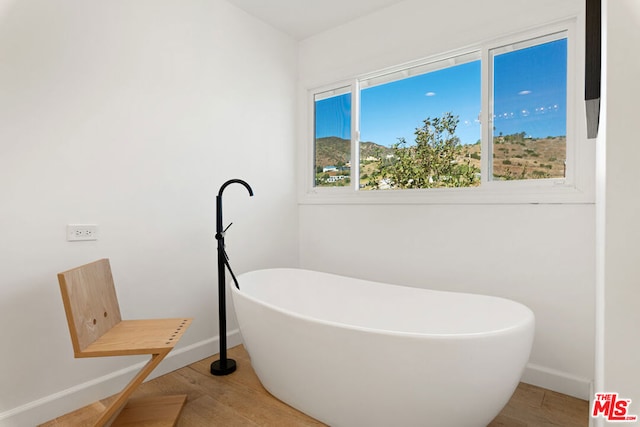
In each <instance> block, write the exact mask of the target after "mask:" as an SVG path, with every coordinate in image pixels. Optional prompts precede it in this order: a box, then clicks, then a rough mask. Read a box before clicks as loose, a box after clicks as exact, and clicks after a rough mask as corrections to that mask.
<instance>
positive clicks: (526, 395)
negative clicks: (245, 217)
mask: <svg viewBox="0 0 640 427" xmlns="http://www.w3.org/2000/svg"><path fill="white" fill-rule="evenodd" d="M228 355H229V357H230V358H232V359H235V360H236V361H237V362H238V370H237V371H236V372H235V373H233V374H231V375H228V376H223V377H214V376H212V375H211V374H210V373H209V367H210V365H211V362H213V361H214V360H216V359H217V357H210V358H207V359H204V360H201V361H199V362H196V363H194V364H192V365H189V366H186V367H184V368H182V369H179V370H177V371H174V372H171V373H169V374H167V375H163V376H161V377H158V378H155V379H153V380H151V381H148V382H146V383H144V384H142V385H141V386H140V387H139V388H138V390H137V391H136V392H135V394H134V397H144V396H153V395H159V394H172V393H176V394H187V395H188V398H187V404H186V405H185V407H184V409H183V411H182V415H181V416H180V419H179V420H178V424H177V426H178V427H218V426H220V427H235V426H252V427H255V426H291V427H298V426H300V427H304V426H324V425H325V424H323V423H321V422H319V421H316V420H314V419H313V418H311V417H309V416H307V415H305V414H303V413H301V412H299V411H297V410H295V409H293V408H291V407H290V406H288V405H286V404H284V403H282V402H280V401H279V400H277V399H276V398H274V397H273V396H271V395H270V394H269V393H268V392H267V391H266V390H265V389H264V388H263V387H262V385H261V384H260V381H259V380H258V377H257V376H256V375H255V373H254V371H253V369H252V368H251V364H250V361H249V356H248V355H247V352H246V351H245V349H244V348H243V347H242V346H237V347H234V348H232V349H229V351H228ZM108 401H109V399H104V400H102V401H100V402H96V403H94V404H92V405H89V406H86V407H84V408H81V409H79V410H77V411H75V412H72V413H70V414H67V415H64V416H61V417H59V418H56V419H54V420H51V421H49V422H47V423H45V424H42V426H44V427H61V426H69V427H71V426H73V427H78V426H90V425H92V422H93V421H95V420H96V419H97V418H98V414H99V413H100V412H101V411H102V410H103V409H104V407H105V406H106V404H108ZM588 424H589V404H588V402H587V401H585V400H580V399H576V398H573V397H570V396H566V395H563V394H560V393H556V392H554V391H550V390H546V389H543V388H540V387H535V386H532V385H528V384H524V383H521V384H520V385H519V386H518V388H517V390H516V392H515V393H514V395H513V397H512V398H511V400H510V401H509V403H508V404H507V406H506V407H505V408H504V409H503V410H502V412H501V413H500V414H499V415H498V416H497V417H496V418H495V419H494V420H493V421H492V422H491V424H489V426H488V427H538V426H540V427H547V426H561V427H586V426H588ZM354 427H361V426H354ZM398 427H402V426H398ZM436 427H437V426H436Z"/></svg>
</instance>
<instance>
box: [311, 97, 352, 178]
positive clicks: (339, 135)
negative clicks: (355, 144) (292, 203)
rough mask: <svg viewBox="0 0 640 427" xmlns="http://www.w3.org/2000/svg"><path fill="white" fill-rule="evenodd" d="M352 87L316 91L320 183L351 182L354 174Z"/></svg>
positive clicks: (317, 163) (316, 172)
mask: <svg viewBox="0 0 640 427" xmlns="http://www.w3.org/2000/svg"><path fill="white" fill-rule="evenodd" d="M350 91H351V88H350V87H344V88H341V89H338V90H335V91H331V92H324V93H319V94H316V95H315V102H314V105H315V114H314V115H315V145H314V166H315V172H314V173H315V180H314V183H315V186H316V187H338V186H345V185H349V182H350V176H351V92H350Z"/></svg>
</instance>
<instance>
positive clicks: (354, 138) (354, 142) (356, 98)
mask: <svg viewBox="0 0 640 427" xmlns="http://www.w3.org/2000/svg"><path fill="white" fill-rule="evenodd" d="M350 176H351V183H352V185H353V189H354V191H358V190H359V189H360V82H359V81H358V80H354V81H353V82H352V83H351V175H350Z"/></svg>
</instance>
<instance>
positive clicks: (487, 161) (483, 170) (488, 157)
mask: <svg viewBox="0 0 640 427" xmlns="http://www.w3.org/2000/svg"><path fill="white" fill-rule="evenodd" d="M480 63H481V73H480V76H481V77H480V78H481V86H480V87H481V89H480V99H481V111H480V122H481V135H482V136H481V143H480V153H481V161H480V174H481V176H480V185H487V184H488V183H489V182H490V181H491V175H492V166H493V161H492V159H493V150H492V148H493V144H491V138H492V134H493V129H492V126H493V115H492V113H491V112H492V111H493V106H492V105H491V91H492V90H493V87H492V83H491V80H492V73H493V72H492V67H491V61H490V58H489V49H488V48H487V46H486V45H485V46H483V48H482V51H481V60H480Z"/></svg>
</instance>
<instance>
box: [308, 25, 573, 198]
mask: <svg viewBox="0 0 640 427" xmlns="http://www.w3.org/2000/svg"><path fill="white" fill-rule="evenodd" d="M570 28H571V25H569V24H564V25H562V24H559V25H558V26H557V27H556V28H555V29H553V30H552V31H551V30H548V31H547V32H546V33H543V32H540V31H539V32H538V33H537V34H536V33H535V32H532V33H529V34H527V35H525V36H521V37H517V38H516V37H511V38H510V39H505V40H502V41H496V42H490V43H484V44H482V45H478V46H476V47H471V48H469V49H466V50H465V51H460V52H454V53H451V54H446V55H441V56H439V57H434V58H431V59H428V60H424V61H417V62H414V63H411V64H409V65H405V66H401V67H395V68H391V69H388V70H385V71H383V72H379V73H372V74H370V75H364V76H360V77H358V78H356V79H353V80H352V81H349V82H345V83H343V84H341V85H336V86H334V87H328V88H324V89H322V90H318V91H312V95H313V135H314V145H313V147H314V149H313V166H314V171H313V179H312V185H311V187H312V189H314V191H312V193H318V191H320V192H322V194H346V193H345V191H348V192H351V193H360V194H363V193H368V194H374V193H387V194H391V193H405V192H403V191H400V190H407V189H411V190H417V189H427V188H436V189H441V190H439V191H438V192H439V193H442V189H449V190H446V191H448V192H449V193H447V194H453V193H451V192H452V191H458V192H460V191H461V190H462V189H463V188H467V189H466V190H464V191H462V193H464V194H466V195H468V194H471V193H470V192H473V191H475V192H482V191H484V192H486V191H489V190H488V189H491V191H505V190H504V189H508V190H506V191H525V192H526V191H529V190H527V189H531V188H533V187H534V186H535V188H536V189H537V190H540V189H543V190H544V188H547V189H554V190H553V191H556V192H557V191H562V190H555V189H558V188H564V189H566V190H567V191H569V190H570V189H575V187H574V186H573V183H574V181H575V179H574V176H573V175H572V174H573V173H574V172H575V170H574V164H573V163H572V162H571V160H573V158H572V155H573V154H572V153H574V151H575V150H574V145H575V142H573V141H572V140H571V138H572V132H571V123H572V121H571V120H568V118H569V117H570V116H571V115H572V114H573V112H572V111H571V106H572V105H573V104H572V102H570V97H571V91H570V90H569V84H568V77H567V76H568V75H569V73H570V70H571V69H572V68H571V67H572V64H571V61H572V57H571V55H570V54H569V53H570V50H571V38H570V33H571V30H570ZM527 182H528V183H529V184H526V183H527ZM525 184H526V185H525ZM324 187H342V190H338V189H336V188H331V189H327V190H326V191H328V192H329V193H327V192H326V191H325V190H324V189H323V188H324ZM453 188H455V190H452V189H453ZM316 189H317V190H318V191H315V190H316ZM498 189H499V190H498ZM380 190H383V191H380ZM394 190H395V191H394ZM538 192H540V191H538ZM428 193H431V194H433V191H431V192H428ZM405 194H413V193H405ZM420 194H422V195H424V194H426V193H424V192H420ZM485 194H486V193H485ZM359 197H365V196H359ZM376 197H378V196H376ZM465 197H467V196H465Z"/></svg>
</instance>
